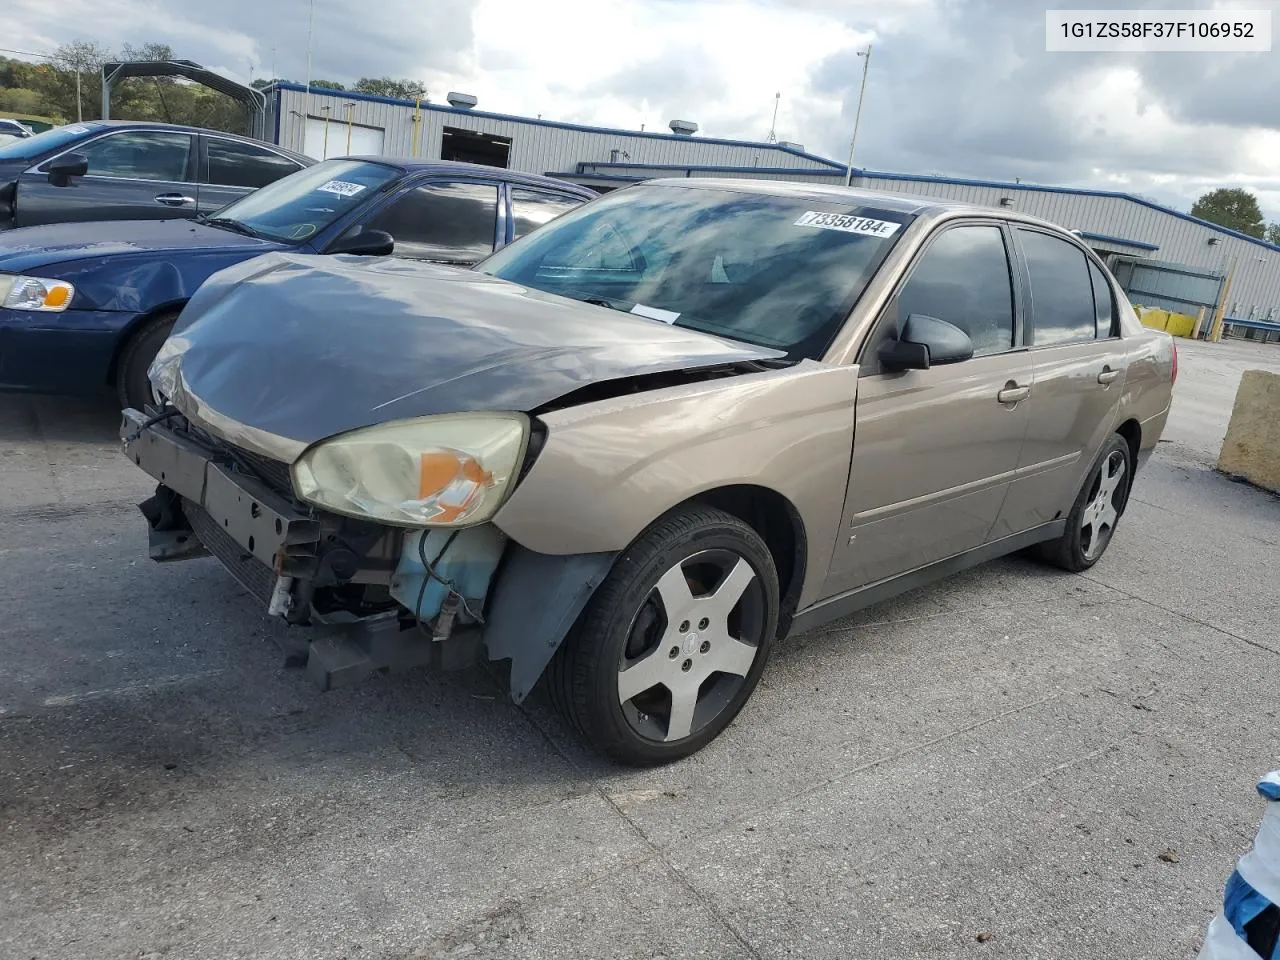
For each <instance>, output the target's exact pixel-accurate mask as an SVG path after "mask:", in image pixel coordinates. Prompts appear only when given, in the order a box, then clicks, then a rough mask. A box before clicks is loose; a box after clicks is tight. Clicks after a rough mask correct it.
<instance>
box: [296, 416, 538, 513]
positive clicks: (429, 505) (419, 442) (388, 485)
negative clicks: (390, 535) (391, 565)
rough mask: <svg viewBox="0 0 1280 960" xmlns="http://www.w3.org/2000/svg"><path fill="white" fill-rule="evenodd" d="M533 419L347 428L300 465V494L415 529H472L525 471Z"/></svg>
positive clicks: (425, 420) (426, 420) (445, 419)
mask: <svg viewBox="0 0 1280 960" xmlns="http://www.w3.org/2000/svg"><path fill="white" fill-rule="evenodd" d="M528 437H529V420H528V418H527V417H524V416H522V415H520V414H515V413H461V414H446V415H443V416H434V417H418V418H416V419H413V420H400V421H396V422H395V423H386V424H380V425H378V426H376V427H365V428H363V429H360V430H353V431H352V432H350V433H344V434H342V435H340V436H337V437H334V438H332V439H330V440H324V441H322V442H320V443H318V444H316V445H315V446H314V447H311V448H310V449H309V450H307V451H306V452H305V453H303V455H302V456H301V457H300V458H299V459H298V461H297V462H296V463H295V464H294V465H293V485H294V490H295V491H296V493H297V495H298V496H299V497H301V498H302V499H303V500H306V501H307V502H308V503H312V504H315V505H316V506H317V507H322V508H323V509H325V510H332V511H333V512H334V513H341V514H345V515H347V516H352V517H361V518H364V519H369V520H380V521H382V522H384V523H393V524H397V525H401V526H412V527H465V526H470V525H472V524H476V523H483V522H484V521H485V520H488V519H489V518H490V517H492V516H493V515H494V513H496V512H497V510H498V507H500V506H501V505H502V502H503V500H504V499H505V498H506V495H507V492H508V490H509V488H510V486H511V484H512V482H513V481H514V479H515V476H516V474H517V473H518V472H519V469H520V464H521V462H522V461H523V459H524V452H525V446H526V444H527V443H528Z"/></svg>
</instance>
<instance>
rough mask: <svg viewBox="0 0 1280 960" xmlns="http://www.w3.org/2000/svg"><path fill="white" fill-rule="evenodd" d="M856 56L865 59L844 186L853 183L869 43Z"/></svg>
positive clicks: (868, 65)
mask: <svg viewBox="0 0 1280 960" xmlns="http://www.w3.org/2000/svg"><path fill="white" fill-rule="evenodd" d="M858 56H860V57H865V58H866V59H865V60H863V61H862V86H861V87H860V88H859V89H858V110H857V112H856V113H854V115H853V136H852V137H851V138H850V139H849V167H848V169H847V170H846V171H845V174H844V185H845V186H846V187H848V186H851V185H852V184H853V148H854V147H855V146H857V143H858V121H860V120H861V119H862V98H863V97H864V96H866V93H867V71H868V70H869V69H871V44H869V43H868V44H867V49H866V50H859V51H858Z"/></svg>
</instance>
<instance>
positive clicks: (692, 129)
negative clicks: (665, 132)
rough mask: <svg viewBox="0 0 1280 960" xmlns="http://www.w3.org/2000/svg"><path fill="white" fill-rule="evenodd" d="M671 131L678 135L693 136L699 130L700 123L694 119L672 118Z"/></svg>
mask: <svg viewBox="0 0 1280 960" xmlns="http://www.w3.org/2000/svg"><path fill="white" fill-rule="evenodd" d="M671 132H672V133H674V134H675V135H676V136H677V137H692V136H693V135H694V134H695V133H697V132H698V125H697V124H696V123H694V122H693V121H692V120H672V121H671Z"/></svg>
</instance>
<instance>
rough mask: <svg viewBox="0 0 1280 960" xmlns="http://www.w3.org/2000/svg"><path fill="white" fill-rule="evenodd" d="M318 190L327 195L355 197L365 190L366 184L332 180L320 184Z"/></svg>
mask: <svg viewBox="0 0 1280 960" xmlns="http://www.w3.org/2000/svg"><path fill="white" fill-rule="evenodd" d="M316 189H317V190H323V191H325V192H326V193H336V194H337V195H338V196H340V197H354V196H355V195H356V194H357V193H359V192H360V191H361V190H363V189H364V184H363V183H351V182H350V181H347V180H330V181H329V182H328V183H322V184H320V186H318V187H316Z"/></svg>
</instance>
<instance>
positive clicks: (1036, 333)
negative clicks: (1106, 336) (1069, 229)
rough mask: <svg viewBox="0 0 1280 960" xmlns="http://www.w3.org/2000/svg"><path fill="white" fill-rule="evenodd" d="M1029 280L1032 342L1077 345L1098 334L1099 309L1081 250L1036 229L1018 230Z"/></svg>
mask: <svg viewBox="0 0 1280 960" xmlns="http://www.w3.org/2000/svg"><path fill="white" fill-rule="evenodd" d="M1018 240H1019V241H1020V243H1021V245H1022V252H1023V255H1024V256H1025V257H1026V261H1027V273H1028V274H1029V275H1030V278H1031V326H1032V341H1031V342H1032V343H1033V344H1034V345H1035V346H1037V347H1043V346H1051V345H1053V344H1057V343H1079V342H1080V341H1083V340H1092V339H1094V338H1095V337H1096V336H1097V335H1098V319H1099V318H1098V306H1097V305H1096V304H1095V303H1094V293H1093V282H1092V281H1091V280H1090V277H1089V263H1088V260H1087V259H1086V258H1085V255H1084V251H1082V250H1081V249H1080V248H1079V247H1077V246H1076V245H1075V244H1073V243H1068V242H1067V241H1066V240H1062V239H1060V238H1058V237H1054V236H1050V235H1049V234H1047V233H1041V232H1039V231H1038V230H1023V229H1019V230H1018Z"/></svg>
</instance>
